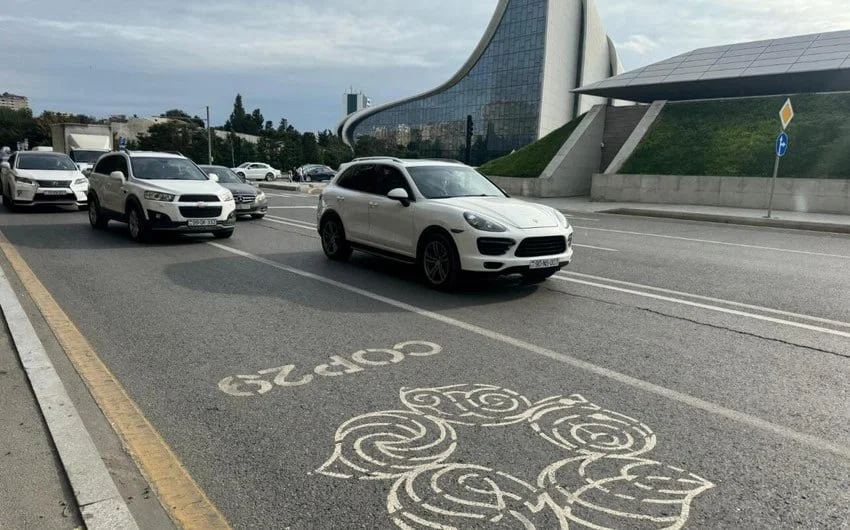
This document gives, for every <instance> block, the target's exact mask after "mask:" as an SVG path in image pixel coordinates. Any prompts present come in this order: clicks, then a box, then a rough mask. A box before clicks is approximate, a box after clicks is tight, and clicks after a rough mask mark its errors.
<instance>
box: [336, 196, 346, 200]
mask: <svg viewBox="0 0 850 530" xmlns="http://www.w3.org/2000/svg"><path fill="white" fill-rule="evenodd" d="M336 200H338V201H344V200H345V197H343V196H342V195H337V196H336Z"/></svg>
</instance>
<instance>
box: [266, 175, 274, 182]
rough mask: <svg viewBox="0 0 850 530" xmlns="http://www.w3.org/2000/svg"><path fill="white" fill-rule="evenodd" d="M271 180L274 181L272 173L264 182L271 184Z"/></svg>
mask: <svg viewBox="0 0 850 530" xmlns="http://www.w3.org/2000/svg"><path fill="white" fill-rule="evenodd" d="M273 180H274V175H273V174H272V173H269V174H268V175H266V182H271V181H273Z"/></svg>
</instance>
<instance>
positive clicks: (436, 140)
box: [337, 0, 622, 164]
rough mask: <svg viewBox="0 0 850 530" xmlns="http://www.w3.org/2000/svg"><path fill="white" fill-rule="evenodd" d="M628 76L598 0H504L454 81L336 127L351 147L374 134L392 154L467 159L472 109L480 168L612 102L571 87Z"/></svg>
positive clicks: (474, 153)
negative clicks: (398, 151)
mask: <svg viewBox="0 0 850 530" xmlns="http://www.w3.org/2000/svg"><path fill="white" fill-rule="evenodd" d="M620 72H622V66H621V65H620V62H619V60H618V58H617V53H616V50H615V49H614V45H613V43H612V42H611V39H609V38H608V36H607V35H606V33H605V29H604V28H603V27H602V21H601V19H600V18H599V13H598V12H597V10H596V6H595V5H594V2H593V0H499V4H498V6H497V7H496V12H495V14H494V15H493V19H492V20H491V21H490V24H489V26H488V27H487V31H486V32H485V34H484V37H483V38H482V39H481V42H480V43H479V44H478V46H477V47H476V48H475V50H474V52H473V53H472V56H471V57H470V58H469V60H468V61H467V62H466V63H465V64H464V65H463V66H462V67H461V69H460V70H459V71H458V72H457V73H456V74H455V75H454V76H453V77H452V78H451V79H450V80H449V81H448V82H446V83H445V84H443V85H442V86H440V87H438V88H435V89H434V90H431V91H428V92H425V93H423V94H420V95H418V96H414V97H411V98H407V99H404V100H401V101H396V102H393V103H388V104H385V105H380V106H377V107H373V108H369V109H364V110H362V111H360V112H357V113H355V114H352V115H350V116H348V117H346V118H345V119H344V120H343V121H342V123H340V125H339V128H338V131H337V132H338V134H339V135H340V136H341V137H342V139H343V140H344V141H345V142H346V143H347V144H349V145H351V146H354V145H355V144H356V142H357V141H358V140H359V139H361V138H362V137H364V136H368V137H372V138H373V139H374V141H375V142H377V146H378V147H379V148H382V149H384V150H392V149H395V148H396V147H397V146H401V147H402V148H405V149H407V150H409V151H411V152H414V153H417V154H419V155H420V156H423V157H438V158H462V156H463V151H464V148H465V145H466V122H467V116H469V115H471V116H472V118H473V122H474V124H475V125H474V137H473V138H474V139H473V147H472V162H473V163H475V164H480V163H483V162H485V161H487V160H491V159H493V158H497V157H499V156H502V155H504V154H507V153H510V152H511V151H513V150H514V149H518V148H520V147H523V146H524V145H527V144H529V143H531V142H533V141H535V140H537V139H539V138H541V137H543V136H545V135H547V134H548V133H550V132H552V131H553V130H555V129H557V128H558V127H560V126H562V125H564V124H565V123H566V122H568V121H570V120H571V119H573V118H575V117H576V116H578V115H579V114H581V113H583V112H585V111H587V110H588V109H590V107H592V106H593V105H595V104H597V103H603V102H605V101H606V99H604V98H599V97H594V96H587V95H579V94H574V93H572V90H574V89H576V88H578V87H581V86H584V85H587V84H589V83H595V82H597V81H601V80H603V79H606V78H608V77H611V76H613V75H617V74H619V73H620ZM379 150H380V149H379Z"/></svg>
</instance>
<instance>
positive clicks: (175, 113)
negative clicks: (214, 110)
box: [160, 109, 206, 127]
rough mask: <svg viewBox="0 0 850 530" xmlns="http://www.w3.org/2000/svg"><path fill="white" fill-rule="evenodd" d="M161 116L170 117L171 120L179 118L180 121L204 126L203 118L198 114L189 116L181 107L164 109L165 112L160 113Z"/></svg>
mask: <svg viewBox="0 0 850 530" xmlns="http://www.w3.org/2000/svg"><path fill="white" fill-rule="evenodd" d="M160 117H161V118H171V119H173V120H181V121H190V122H192V123H195V124H196V125H198V127H205V126H206V123H205V122H204V120H203V119H202V118H200V117H198V116H189V114H187V113H186V112H184V111H183V110H181V109H171V110H167V111H165V114H160Z"/></svg>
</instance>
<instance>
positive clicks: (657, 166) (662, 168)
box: [620, 93, 850, 178]
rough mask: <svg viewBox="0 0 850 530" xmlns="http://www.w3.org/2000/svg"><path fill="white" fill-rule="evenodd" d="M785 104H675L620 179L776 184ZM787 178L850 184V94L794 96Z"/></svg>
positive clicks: (784, 169)
mask: <svg viewBox="0 0 850 530" xmlns="http://www.w3.org/2000/svg"><path fill="white" fill-rule="evenodd" d="M785 99H786V98H785V97H784V96H783V97H770V98H748V99H731V100H718V101H699V102H684V103H668V104H667V105H666V106H665V108H664V110H663V111H662V113H661V115H660V116H659V117H658V120H656V122H655V124H654V125H653V126H652V128H651V129H650V131H649V133H648V134H647V136H646V138H644V140H643V142H642V143H641V144H640V146H638V149H637V150H636V151H635V153H634V154H633V155H632V157H631V158H630V159H629V160H628V161H627V162H626V164H625V165H624V166H623V169H622V170H621V171H620V173H628V174H647V175H698V176H699V175H717V176H752V177H769V176H770V175H771V174H772V172H773V163H774V157H775V154H774V144H775V141H776V137H777V135H778V134H779V132H780V131H779V129H780V124H779V109H780V108H781V107H782V104H783V103H784V102H785ZM791 101H792V102H793V104H794V110H795V113H796V117H795V118H794V121H793V122H792V123H791V125H790V126H789V127H788V135H789V136H790V142H789V143H790V147H789V151H788V154H787V155H786V156H785V158H783V159H782V164H781V166H780V172H779V176H780V177H796V178H850V93H841V94H806V95H799V96H792V97H791Z"/></svg>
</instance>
